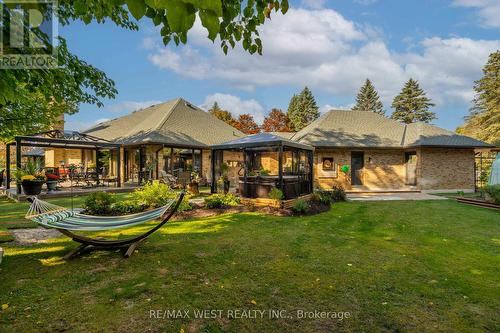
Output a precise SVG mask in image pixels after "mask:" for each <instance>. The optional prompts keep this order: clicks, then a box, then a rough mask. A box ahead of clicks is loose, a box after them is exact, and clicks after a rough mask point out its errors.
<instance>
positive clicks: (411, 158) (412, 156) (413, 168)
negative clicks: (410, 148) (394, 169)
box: [405, 152, 417, 185]
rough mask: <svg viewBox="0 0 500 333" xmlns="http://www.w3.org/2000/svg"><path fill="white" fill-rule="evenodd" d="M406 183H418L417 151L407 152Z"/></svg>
mask: <svg viewBox="0 0 500 333" xmlns="http://www.w3.org/2000/svg"><path fill="white" fill-rule="evenodd" d="M405 168H406V185H417V153H415V152H406V153H405Z"/></svg>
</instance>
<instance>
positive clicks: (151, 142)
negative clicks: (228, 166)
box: [85, 98, 244, 182]
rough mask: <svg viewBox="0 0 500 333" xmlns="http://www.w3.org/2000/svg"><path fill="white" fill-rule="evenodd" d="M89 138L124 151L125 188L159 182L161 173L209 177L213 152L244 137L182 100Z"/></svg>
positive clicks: (116, 122)
mask: <svg viewBox="0 0 500 333" xmlns="http://www.w3.org/2000/svg"><path fill="white" fill-rule="evenodd" d="M85 134H90V135H93V136H96V137H99V138H101V139H105V140H108V141H112V142H115V143H119V144H121V145H122V149H121V154H120V155H121V158H122V161H121V165H122V166H123V167H122V168H123V169H122V172H121V174H122V175H123V177H122V180H123V181H124V182H136V181H139V182H141V180H142V179H144V178H153V179H158V177H159V175H160V170H165V171H168V172H169V173H176V174H178V173H179V172H181V171H189V172H191V171H197V172H199V173H200V175H201V176H202V177H205V178H206V177H209V175H210V172H209V170H210V159H209V156H210V146H211V145H214V144H218V143H222V142H225V141H229V140H232V139H235V138H239V137H243V136H244V134H243V133H241V132H240V131H238V130H237V129H235V128H233V127H232V126H230V125H228V124H226V123H225V122H223V121H221V120H219V119H217V118H215V117H214V116H212V115H211V114H209V113H207V112H205V111H203V110H201V109H200V108H198V107H196V106H194V105H193V104H191V103H189V102H187V101H186V100H184V99H182V98H177V99H173V100H170V101H167V102H164V103H160V104H157V105H152V106H150V107H147V108H145V109H141V110H137V111H134V112H132V113H130V114H128V115H125V116H122V117H119V118H116V119H113V120H110V121H107V122H103V123H100V124H98V125H97V126H95V127H93V128H90V129H88V130H87V131H85ZM112 163H113V161H112ZM110 169H113V168H112V167H111V168H110ZM233 172H234V171H233Z"/></svg>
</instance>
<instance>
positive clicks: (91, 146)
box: [6, 130, 121, 194]
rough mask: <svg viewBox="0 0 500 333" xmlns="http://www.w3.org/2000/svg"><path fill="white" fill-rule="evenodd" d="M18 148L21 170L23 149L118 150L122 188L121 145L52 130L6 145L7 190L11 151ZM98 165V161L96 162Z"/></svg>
mask: <svg viewBox="0 0 500 333" xmlns="http://www.w3.org/2000/svg"><path fill="white" fill-rule="evenodd" d="M13 145H15V146H16V168H17V169H20V168H21V153H22V151H21V149H22V147H41V148H62V149H82V150H84V149H88V150H95V151H96V152H98V151H99V150H100V149H109V150H116V153H117V158H116V160H117V164H116V176H117V186H120V183H121V182H120V147H121V145H120V144H117V143H112V142H110V141H107V140H104V139H100V138H97V137H95V136H92V135H88V134H83V133H79V132H74V131H61V130H52V131H47V132H41V133H36V134H32V135H19V136H16V137H15V138H14V141H13V142H10V143H8V144H7V145H6V153H7V157H6V164H7V170H6V171H7V173H6V176H7V184H6V187H7V189H9V188H10V175H11V173H10V171H11V170H10V149H11V146H13ZM96 162H97V163H98V160H97V161H96ZM20 193H21V185H20V184H17V194H20Z"/></svg>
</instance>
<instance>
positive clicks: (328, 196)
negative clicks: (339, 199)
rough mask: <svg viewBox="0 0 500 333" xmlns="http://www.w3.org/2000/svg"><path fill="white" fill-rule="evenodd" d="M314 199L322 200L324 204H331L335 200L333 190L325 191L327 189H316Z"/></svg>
mask: <svg viewBox="0 0 500 333" xmlns="http://www.w3.org/2000/svg"><path fill="white" fill-rule="evenodd" d="M312 200H313V201H316V202H320V203H322V204H324V205H330V204H331V203H332V202H333V198H332V191H325V190H320V191H316V192H314V193H313V195H312Z"/></svg>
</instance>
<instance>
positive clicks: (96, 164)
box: [95, 148, 100, 186]
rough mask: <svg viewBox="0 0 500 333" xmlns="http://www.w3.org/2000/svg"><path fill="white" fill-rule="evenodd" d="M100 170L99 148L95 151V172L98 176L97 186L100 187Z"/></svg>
mask: <svg viewBox="0 0 500 333" xmlns="http://www.w3.org/2000/svg"><path fill="white" fill-rule="evenodd" d="M99 169H100V164H99V148H96V149H95V172H96V174H97V180H96V183H97V186H99Z"/></svg>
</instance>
